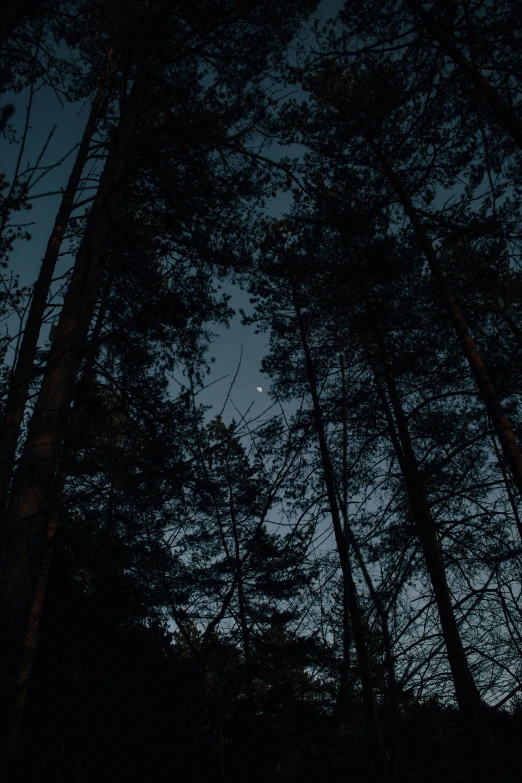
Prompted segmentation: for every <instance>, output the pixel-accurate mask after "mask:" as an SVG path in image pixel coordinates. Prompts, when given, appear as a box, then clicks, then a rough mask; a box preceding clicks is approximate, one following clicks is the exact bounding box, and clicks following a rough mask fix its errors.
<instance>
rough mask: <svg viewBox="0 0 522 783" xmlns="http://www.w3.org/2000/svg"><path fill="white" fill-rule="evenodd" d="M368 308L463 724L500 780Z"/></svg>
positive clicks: (477, 759)
mask: <svg viewBox="0 0 522 783" xmlns="http://www.w3.org/2000/svg"><path fill="white" fill-rule="evenodd" d="M367 308H368V310H367V311H368V319H369V321H370V323H371V324H372V331H373V334H374V337H375V341H376V344H377V350H378V353H379V359H380V362H381V364H382V368H383V372H384V376H385V380H386V386H387V389H388V394H389V397H390V400H391V405H392V409H393V414H394V416H395V422H396V425H397V433H398V437H399V441H400V445H401V450H402V454H403V459H402V460H399V462H400V465H401V470H402V474H403V478H404V482H405V485H406V490H407V493H408V499H409V501H410V505H411V509H412V512H413V516H414V520H415V527H416V530H417V534H418V536H419V540H420V543H421V548H422V552H423V555H424V560H425V563H426V567H427V570H428V574H429V576H430V580H431V583H432V586H433V592H434V594H435V600H436V602H437V608H438V610H439V617H440V621H441V627H442V634H443V636H444V641H445V643H446V650H447V654H448V660H449V664H450V669H451V673H452V676H453V682H454V685H455V694H456V697H457V702H458V705H459V710H460V714H461V718H462V723H463V727H464V730H465V732H466V735H467V737H468V742H469V744H470V750H471V755H472V760H473V763H474V766H475V767H476V774H477V779H479V780H484V783H486V781H489V782H490V783H491V782H492V781H495V780H497V779H498V777H497V763H496V750H495V746H494V743H493V739H492V737H491V734H490V732H489V729H488V727H487V723H486V716H485V710H484V706H483V704H482V700H481V698H480V695H479V693H478V691H477V688H476V686H475V682H474V680H473V677H472V675H471V672H470V670H469V666H468V662H467V659H466V654H465V652H464V648H463V646H462V641H461V638H460V633H459V629H458V624H457V620H456V617H455V613H454V611H453V605H452V602H451V596H450V593H449V589H448V584H447V581H446V572H445V567H444V562H443V558H442V550H441V547H440V544H439V542H438V539H437V536H436V533H435V525H434V522H433V517H432V515H431V509H430V506H429V502H428V498H427V495H426V491H425V489H424V482H423V479H422V476H421V472H420V470H419V466H418V463H417V459H416V457H415V452H414V449H413V444H412V442H411V438H410V433H409V429H408V422H407V419H406V416H405V414H404V411H403V408H402V403H401V399H400V394H399V391H398V388H397V384H396V382H395V377H394V374H393V369H392V365H391V362H390V359H389V358H388V356H387V353H386V348H385V345H384V340H383V337H382V334H381V332H380V330H379V328H378V325H377V321H376V318H375V314H374V313H373V311H372V308H371V305H370V304H369V303H368V301H367Z"/></svg>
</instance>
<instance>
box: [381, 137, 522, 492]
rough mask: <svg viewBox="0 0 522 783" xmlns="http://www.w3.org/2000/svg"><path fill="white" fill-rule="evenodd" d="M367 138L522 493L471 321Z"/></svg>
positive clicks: (507, 427)
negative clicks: (416, 243)
mask: <svg viewBox="0 0 522 783" xmlns="http://www.w3.org/2000/svg"><path fill="white" fill-rule="evenodd" d="M367 140H368V143H369V145H370V146H371V148H372V151H373V153H374V154H375V157H376V158H377V159H378V161H379V163H380V165H381V167H382V169H383V172H384V173H385V175H386V176H387V178H388V180H389V182H390V184H391V186H392V187H393V189H394V190H395V192H396V194H397V196H398V197H399V200H400V202H401V204H402V207H403V209H404V212H405V214H406V215H407V217H408V219H409V221H410V223H411V225H412V227H413V229H414V231H415V233H416V235H417V239H418V241H419V244H420V247H421V249H422V252H423V253H424V255H425V257H426V260H427V262H428V265H429V268H430V271H431V274H432V277H433V279H434V281H435V284H436V287H437V290H438V292H439V296H440V300H441V303H442V305H443V306H444V308H445V310H446V312H447V314H448V316H449V319H450V321H451V324H452V326H453V328H454V330H455V334H456V335H457V338H458V340H459V342H460V345H461V347H462V352H463V354H464V356H465V357H466V360H467V362H468V364H469V367H470V370H471V372H472V374H473V377H474V378H475V382H476V384H477V386H478V389H479V393H480V395H481V397H482V399H483V401H484V405H485V406H486V410H487V412H488V414H489V416H490V418H491V422H492V424H493V427H494V429H495V432H496V434H497V437H498V440H499V443H500V446H501V448H502V451H503V453H504V456H505V457H506V461H507V463H508V465H509V469H510V470H511V473H512V474H513V478H514V480H515V484H516V486H517V489H518V491H519V493H520V495H521V496H522V451H521V449H520V446H519V444H518V442H517V439H516V438H515V434H514V432H513V428H512V426H511V423H510V421H509V419H508V418H507V416H506V414H505V413H504V410H503V408H502V404H501V402H500V400H499V397H498V394H497V391H496V389H495V387H494V385H493V383H492V381H491V378H490V377H489V375H488V371H487V368H486V365H485V364H484V361H483V359H482V357H481V355H480V353H479V351H478V348H477V346H476V344H475V341H474V340H473V338H472V336H471V334H470V333H469V329H468V325H467V323H466V320H465V318H464V315H463V313H462V310H461V309H460V306H459V304H458V302H457V300H456V298H455V295H454V293H453V291H452V289H451V288H450V286H449V284H448V281H447V280H446V276H445V275H444V272H443V271H442V269H441V267H440V264H439V260H438V258H437V253H436V251H435V249H434V247H433V245H432V243H431V240H430V238H429V236H428V233H427V231H426V229H425V228H424V225H423V223H422V221H421V219H420V217H419V214H418V213H417V210H416V209H415V207H414V206H413V204H412V202H411V200H410V198H409V197H408V195H407V193H406V191H405V190H404V188H403V186H402V183H401V182H400V180H399V178H398V177H397V176H396V174H395V172H394V171H393V169H392V167H391V166H390V164H389V163H388V161H387V160H386V158H385V156H384V155H383V154H382V152H381V151H380V150H379V148H378V146H377V145H376V144H375V142H374V141H373V139H371V138H369V137H367Z"/></svg>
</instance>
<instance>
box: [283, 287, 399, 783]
mask: <svg viewBox="0 0 522 783" xmlns="http://www.w3.org/2000/svg"><path fill="white" fill-rule="evenodd" d="M293 300H294V308H295V313H296V316H297V321H298V324H299V332H300V336H301V343H302V346H303V351H304V354H305V362H306V374H307V378H308V383H309V386H310V392H311V395H312V403H313V410H314V420H315V427H316V432H317V438H318V440H319V450H320V453H321V462H322V467H323V475H324V482H325V485H326V492H327V496H328V502H329V506H330V514H331V517H332V524H333V528H334V534H335V541H336V545H337V551H338V553H339V560H340V563H341V570H342V573H343V579H344V584H345V585H346V599H347V603H348V611H349V614H350V621H351V625H352V629H353V636H354V641H355V647H356V650H357V660H358V664H359V674H360V677H361V686H362V693H363V702H364V709H365V713H366V720H367V721H368V732H369V740H370V745H371V747H372V750H373V755H374V759H373V760H374V764H375V772H376V777H377V780H378V781H380V783H388V768H387V766H388V765H387V756H386V750H385V748H384V743H383V740H382V735H381V728H380V725H379V717H378V714H377V702H376V699H375V692H374V689H373V681H372V673H371V666H370V659H369V655H368V648H367V646H366V639H365V635H364V624H363V618H362V615H361V610H360V607H359V602H358V598H357V587H356V585H355V582H354V579H353V573H352V568H351V563H350V558H349V557H347V552H346V539H345V536H344V533H343V529H342V524H341V517H340V514H339V507H338V505H337V498H336V489H335V474H334V470H333V464H332V460H331V457H330V452H329V449H328V444H327V441H326V433H325V430H324V423H323V417H322V412H321V405H320V401H319V394H318V391H317V383H316V379H315V372H314V368H313V362H312V357H311V354H310V348H309V345H308V338H307V334H306V328H305V324H304V319H303V314H302V312H301V307H300V305H299V302H298V298H297V294H296V290H295V287H293Z"/></svg>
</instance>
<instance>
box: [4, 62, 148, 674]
mask: <svg viewBox="0 0 522 783" xmlns="http://www.w3.org/2000/svg"><path fill="white" fill-rule="evenodd" d="M149 63H150V60H149V61H147V62H146V63H145V64H142V66H141V68H140V72H139V73H138V75H137V77H136V80H135V82H134V84H133V87H132V89H131V92H130V94H129V97H128V100H127V104H126V107H125V111H124V112H123V113H122V116H121V118H120V122H119V125H118V128H117V130H116V133H115V135H114V139H113V143H112V148H111V150H110V152H109V155H108V157H107V160H106V162H105V166H104V170H103V173H102V175H101V178H100V183H99V188H98V191H97V194H96V197H95V200H94V202H93V206H92V209H91V211H90V213H89V216H88V218H87V221H86V227H85V232H84V235H83V239H82V241H81V244H80V247H79V249H78V253H77V256H76V263H75V266H74V269H73V273H72V277H71V282H70V284H69V288H68V290H67V293H66V295H65V299H64V304H63V307H62V311H61V314H60V319H59V322H58V326H57V329H56V333H55V336H54V339H53V343H52V345H51V350H50V352H49V357H48V361H47V365H46V368H45V371H44V376H43V380H42V385H41V388H40V392H39V395H38V399H37V402H36V405H35V409H34V412H33V416H32V418H31V421H30V423H29V429H28V435H27V439H26V442H25V445H24V449H23V452H22V456H21V459H20V463H19V465H18V468H17V471H16V473H15V477H14V480H13V487H12V491H11V496H10V500H9V505H8V511H7V524H6V525H5V526H4V529H3V535H2V538H3V540H2V550H1V554H0V584H1V585H2V591H1V612H2V616H1V620H2V626H3V628H2V631H3V641H4V644H5V649H6V650H8V651H9V658H8V660H7V661H6V660H5V659H4V661H3V665H4V667H5V669H4V677H5V679H6V680H7V681H8V682H10V681H12V674H11V673H10V672H12V671H13V670H14V671H16V670H17V669H18V668H19V663H18V661H20V659H21V657H22V648H23V637H24V628H25V626H26V623H27V616H28V612H29V608H30V606H31V601H32V597H33V595H34V593H35V585H36V582H37V579H38V575H39V573H40V570H41V567H40V564H41V558H42V541H43V540H44V536H45V531H46V530H47V528H48V525H49V514H50V512H51V511H52V509H53V507H54V497H53V494H54V488H55V476H56V471H57V468H58V464H59V460H60V455H61V452H62V446H63V442H64V438H65V434H66V429H67V421H68V417H69V410H70V405H71V400H72V396H73V391H74V386H75V383H76V378H77V375H78V371H79V368H80V365H81V362H82V359H83V356H84V350H85V343H86V339H87V335H88V331H89V326H90V323H91V320H92V317H93V312H94V308H95V304H96V299H97V297H98V290H99V286H100V281H101V276H102V271H103V264H104V251H105V249H106V245H107V240H108V236H109V231H110V227H111V225H112V221H113V220H114V217H115V214H116V212H117V208H118V204H119V201H120V199H121V193H120V182H119V181H120V177H121V175H122V172H123V169H124V166H125V162H126V156H127V152H128V146H129V136H130V134H131V132H132V130H133V128H134V126H135V123H136V120H137V118H138V116H139V112H140V108H141V105H142V101H143V97H144V95H145V90H146V78H147V75H148V68H149V67H150V66H149Z"/></svg>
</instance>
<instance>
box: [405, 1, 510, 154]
mask: <svg viewBox="0 0 522 783" xmlns="http://www.w3.org/2000/svg"><path fill="white" fill-rule="evenodd" d="M406 3H407V5H408V6H409V8H410V9H411V11H412V13H413V14H414V16H417V17H418V18H419V19H420V21H421V22H422V24H423V25H424V27H425V29H426V31H427V32H428V33H429V35H430V36H431V37H432V38H433V39H434V40H435V41H437V43H438V44H439V46H440V48H441V49H442V51H443V52H444V53H445V54H447V55H448V56H449V57H450V58H451V59H452V60H453V62H454V63H455V65H456V67H457V68H458V69H459V70H460V72H461V73H462V74H463V75H464V76H465V77H466V79H467V80H468V81H469V82H470V83H471V84H472V85H473V87H474V88H475V90H476V91H477V93H478V94H479V95H480V96H481V98H482V99H483V100H484V101H485V103H486V104H487V105H488V106H489V108H490V109H491V110H492V112H493V114H494V115H495V117H496V119H497V121H498V123H499V125H501V126H502V127H503V128H504V130H505V131H507V133H509V135H510V136H511V138H512V139H513V141H514V142H515V144H516V145H517V147H519V148H520V149H522V122H521V121H520V119H519V118H518V117H517V115H516V114H515V112H514V111H513V110H512V109H511V108H510V106H509V104H508V103H506V101H505V100H504V99H503V98H502V96H501V95H500V93H499V92H498V90H496V89H495V87H493V85H492V84H491V82H489V81H488V80H487V79H486V77H485V76H483V75H482V73H481V72H480V71H479V70H478V69H477V68H476V67H475V66H474V65H473V64H472V63H470V61H469V60H468V59H466V57H464V55H463V54H462V53H461V52H460V51H459V49H458V47H457V45H456V43H455V41H454V40H453V38H452V37H451V35H450V34H448V33H446V32H445V30H443V28H442V27H441V26H440V24H439V23H438V22H437V21H436V20H435V19H434V17H433V14H432V13H430V12H429V11H426V9H425V8H424V7H423V5H422V2H421V0H406Z"/></svg>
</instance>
